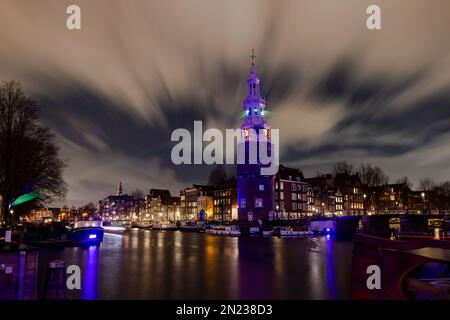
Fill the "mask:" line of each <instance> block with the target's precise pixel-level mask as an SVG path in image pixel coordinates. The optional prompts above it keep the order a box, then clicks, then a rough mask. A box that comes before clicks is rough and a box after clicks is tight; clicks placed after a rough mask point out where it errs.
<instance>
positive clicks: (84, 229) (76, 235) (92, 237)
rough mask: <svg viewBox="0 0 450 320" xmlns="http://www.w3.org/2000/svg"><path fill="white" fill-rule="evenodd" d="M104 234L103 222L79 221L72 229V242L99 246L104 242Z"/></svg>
mask: <svg viewBox="0 0 450 320" xmlns="http://www.w3.org/2000/svg"><path fill="white" fill-rule="evenodd" d="M103 233H104V229H103V227H102V222H101V221H77V222H75V223H74V225H73V228H72V229H71V240H72V241H73V242H74V243H75V244H89V245H90V244H92V245H98V244H100V242H102V241H103Z"/></svg>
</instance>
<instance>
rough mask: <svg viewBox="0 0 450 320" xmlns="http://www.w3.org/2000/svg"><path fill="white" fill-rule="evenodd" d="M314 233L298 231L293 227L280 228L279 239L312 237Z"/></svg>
mask: <svg viewBox="0 0 450 320" xmlns="http://www.w3.org/2000/svg"><path fill="white" fill-rule="evenodd" d="M313 234H314V232H312V231H310V230H299V229H295V228H293V227H281V228H280V229H279V235H280V237H301V236H309V235H313Z"/></svg>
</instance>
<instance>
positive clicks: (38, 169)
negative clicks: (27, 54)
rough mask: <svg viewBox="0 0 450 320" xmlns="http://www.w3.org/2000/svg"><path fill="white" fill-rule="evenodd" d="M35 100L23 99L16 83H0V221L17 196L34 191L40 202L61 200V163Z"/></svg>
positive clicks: (62, 164)
mask: <svg viewBox="0 0 450 320" xmlns="http://www.w3.org/2000/svg"><path fill="white" fill-rule="evenodd" d="M38 111H39V110H38V106H37V103H36V101H34V100H33V99H30V98H27V97H26V96H25V95H24V93H23V91H22V89H21V87H20V84H19V83H18V82H15V81H9V82H3V83H2V84H1V86H0V195H1V197H2V212H3V217H2V220H5V221H7V220H9V219H8V217H9V214H8V213H9V205H10V204H11V203H12V202H13V201H14V200H15V199H16V198H17V197H19V196H20V195H22V194H25V193H29V192H35V193H36V194H37V195H38V196H39V200H40V201H41V202H44V203H46V202H50V201H52V200H54V199H55V198H59V199H62V198H64V196H65V194H66V185H65V183H64V181H63V178H62V171H63V168H64V167H65V165H66V164H65V162H64V161H62V160H60V159H59V157H58V151H59V148H58V147H57V146H56V144H55V143H54V137H53V135H52V133H51V132H50V129H49V128H48V127H47V126H45V125H44V124H43V123H42V122H40V121H39V118H38Z"/></svg>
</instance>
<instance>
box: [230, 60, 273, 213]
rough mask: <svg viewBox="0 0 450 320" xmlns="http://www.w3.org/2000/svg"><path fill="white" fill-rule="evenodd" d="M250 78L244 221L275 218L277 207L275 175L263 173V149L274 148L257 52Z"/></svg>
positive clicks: (242, 177)
mask: <svg viewBox="0 0 450 320" xmlns="http://www.w3.org/2000/svg"><path fill="white" fill-rule="evenodd" d="M250 57H251V58H252V65H251V67H250V74H249V77H248V80H247V88H248V89H247V97H246V98H245V100H244V103H243V107H244V119H245V120H244V123H243V124H242V126H241V135H242V140H241V142H240V143H239V145H238V154H239V152H241V153H242V154H244V152H245V163H239V161H238V165H237V168H236V171H237V172H236V173H237V174H236V175H237V179H238V219H239V220H240V221H256V220H272V217H273V206H274V191H273V190H274V185H273V183H274V176H273V175H263V174H261V168H263V167H264V166H265V165H263V164H262V163H261V158H260V150H259V149H260V148H261V147H262V146H264V147H265V148H263V151H262V153H263V154H266V155H268V156H270V154H271V151H272V150H273V147H272V144H271V141H270V135H271V131H270V126H269V125H268V124H267V121H266V118H265V116H266V111H265V110H264V109H265V107H266V101H265V100H264V99H263V98H262V97H261V94H260V88H259V79H258V76H257V74H256V67H255V61H254V59H255V55H254V52H252V55H251V56H250Z"/></svg>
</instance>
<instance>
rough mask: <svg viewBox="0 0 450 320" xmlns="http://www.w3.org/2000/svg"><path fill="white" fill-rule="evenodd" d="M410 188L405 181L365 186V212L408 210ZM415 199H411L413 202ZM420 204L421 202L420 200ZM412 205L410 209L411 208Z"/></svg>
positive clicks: (388, 212) (404, 211)
mask: <svg viewBox="0 0 450 320" xmlns="http://www.w3.org/2000/svg"><path fill="white" fill-rule="evenodd" d="M411 195H412V191H411V189H410V188H409V187H408V186H407V185H406V184H405V183H396V184H385V185H382V186H376V187H369V188H367V195H366V203H365V205H366V213H367V214H391V213H400V214H404V213H407V210H409V208H408V207H409V206H408V203H409V202H410V201H411V200H410V199H409V198H410V196H411ZM414 202H415V201H412V202H411V204H413V203H414ZM420 203H421V204H422V202H420ZM414 207H415V205H412V207H411V208H410V209H413V208H414ZM421 209H422V208H421Z"/></svg>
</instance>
